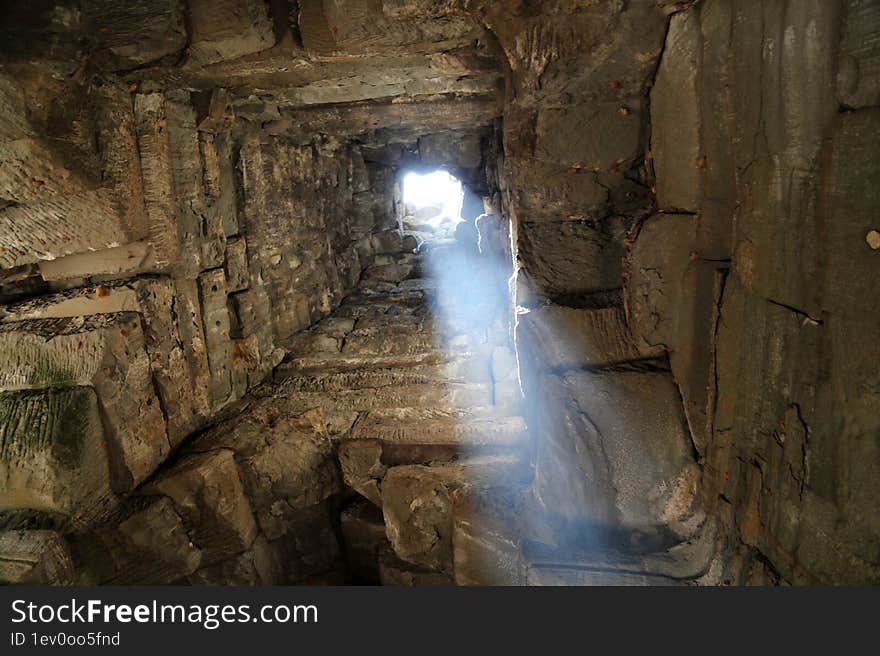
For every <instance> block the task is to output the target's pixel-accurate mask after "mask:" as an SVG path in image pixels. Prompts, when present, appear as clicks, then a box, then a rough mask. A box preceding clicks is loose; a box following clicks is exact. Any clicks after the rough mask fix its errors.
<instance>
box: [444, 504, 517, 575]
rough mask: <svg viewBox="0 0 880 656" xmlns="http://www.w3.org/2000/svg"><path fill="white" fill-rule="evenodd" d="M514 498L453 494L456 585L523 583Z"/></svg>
mask: <svg viewBox="0 0 880 656" xmlns="http://www.w3.org/2000/svg"><path fill="white" fill-rule="evenodd" d="M514 507H515V504H514V503H512V502H511V500H510V499H506V498H502V499H491V498H490V499H485V498H480V497H479V496H477V495H473V494H468V493H456V494H454V495H453V514H454V517H455V522H454V528H453V534H452V552H453V561H454V569H455V584H456V585H522V583H523V574H522V569H523V563H522V553H521V552H520V548H519V545H518V544H517V538H516V536H517V535H518V530H517V527H516V526H514V523H515V522H514V521H513V520H512V518H513V516H514V512H513V509H514Z"/></svg>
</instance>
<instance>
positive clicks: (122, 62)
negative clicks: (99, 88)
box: [85, 0, 186, 70]
mask: <svg viewBox="0 0 880 656" xmlns="http://www.w3.org/2000/svg"><path fill="white" fill-rule="evenodd" d="M85 14H86V16H87V18H88V24H89V28H90V30H89V34H90V35H91V36H93V37H94V38H95V39H96V46H97V47H96V53H97V55H98V57H99V58H100V61H101V63H102V64H104V65H106V66H107V67H108V68H110V69H111V70H122V69H131V68H135V67H137V66H140V65H142V64H148V63H150V62H152V61H155V60H157V59H160V58H162V57H164V56H166V55H171V54H174V53H175V52H177V51H179V50H181V49H182V48H183V47H184V46H185V45H186V27H185V26H184V8H183V7H182V6H181V5H180V4H179V3H178V2H174V0H137V1H136V2H129V3H125V4H124V5H120V4H119V3H117V2H113V1H112V0H90V2H89V3H88V5H87V7H86V10H85Z"/></svg>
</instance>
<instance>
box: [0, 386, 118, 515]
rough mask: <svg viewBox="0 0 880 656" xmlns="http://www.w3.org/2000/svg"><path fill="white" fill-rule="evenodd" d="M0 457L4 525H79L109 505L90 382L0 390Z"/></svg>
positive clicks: (100, 432) (105, 463) (105, 460)
mask: <svg viewBox="0 0 880 656" xmlns="http://www.w3.org/2000/svg"><path fill="white" fill-rule="evenodd" d="M0 456H2V458H0V482H2V487H0V490H2V495H0V521H2V525H3V526H4V527H10V528H16V527H18V526H21V527H27V526H29V525H31V524H32V522H34V523H35V524H36V525H37V526H52V525H57V526H59V527H60V528H63V529H81V528H84V527H87V526H89V525H91V524H93V523H95V522H96V521H98V520H100V519H103V518H104V517H105V516H106V515H107V513H108V512H109V510H111V509H112V508H113V506H114V504H115V498H114V496H113V494H112V492H111V487H110V483H111V478H110V466H109V464H108V460H109V459H110V457H109V456H108V453H107V445H106V441H105V439H104V432H103V428H102V425H101V417H100V413H99V409H98V399H97V396H96V394H95V391H94V389H92V388H89V387H66V388H61V389H52V388H50V389H46V390H21V391H17V392H2V393H0Z"/></svg>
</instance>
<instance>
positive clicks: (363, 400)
mask: <svg viewBox="0 0 880 656" xmlns="http://www.w3.org/2000/svg"><path fill="white" fill-rule="evenodd" d="M493 391H494V390H493V386H492V384H491V383H448V382H434V383H416V384H413V385H390V386H387V387H382V388H366V389H343V390H337V391H332V392H308V391H298V392H296V393H295V394H293V395H290V396H289V397H287V398H285V399H284V401H283V402H284V405H285V407H288V408H289V409H291V410H294V411H305V410H308V409H310V408H317V407H321V408H323V409H324V411H325V412H370V416H374V415H376V416H386V415H387V417H388V418H389V419H391V418H395V416H396V418H398V419H401V420H405V419H410V420H414V419H423V418H444V417H455V418H463V417H468V416H471V417H476V416H490V415H492V414H494V412H493V411H494V410H495V408H494V406H493V405H492V398H493ZM277 393H278V390H277V389H276V390H275V391H274V392H273V394H277ZM382 413H385V414H382ZM397 413H400V414H399V415H398V414H397Z"/></svg>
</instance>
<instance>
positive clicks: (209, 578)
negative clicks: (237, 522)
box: [187, 536, 276, 586]
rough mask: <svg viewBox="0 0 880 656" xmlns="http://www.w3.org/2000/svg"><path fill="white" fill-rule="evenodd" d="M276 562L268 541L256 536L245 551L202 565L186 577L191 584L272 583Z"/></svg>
mask: <svg viewBox="0 0 880 656" xmlns="http://www.w3.org/2000/svg"><path fill="white" fill-rule="evenodd" d="M275 570H276V564H275V563H274V562H273V560H272V552H271V550H270V549H269V543H268V542H267V541H266V539H265V538H264V537H263V536H258V537H257V539H256V540H255V541H254V543H253V545H252V546H251V547H250V549H248V550H247V551H244V552H242V553H240V554H238V555H237V556H233V557H232V558H229V559H227V560H224V561H223V562H220V563H216V564H215V565H209V566H207V567H202V568H200V569H198V570H196V571H195V572H193V573H192V574H190V575H189V576H188V577H187V580H188V581H189V582H190V584H192V585H254V586H255V585H273V584H274V583H275V577H276V571H275Z"/></svg>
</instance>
